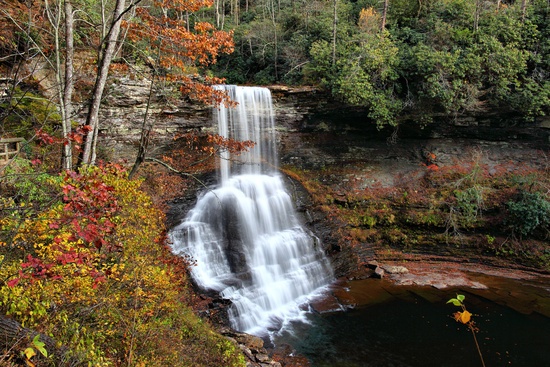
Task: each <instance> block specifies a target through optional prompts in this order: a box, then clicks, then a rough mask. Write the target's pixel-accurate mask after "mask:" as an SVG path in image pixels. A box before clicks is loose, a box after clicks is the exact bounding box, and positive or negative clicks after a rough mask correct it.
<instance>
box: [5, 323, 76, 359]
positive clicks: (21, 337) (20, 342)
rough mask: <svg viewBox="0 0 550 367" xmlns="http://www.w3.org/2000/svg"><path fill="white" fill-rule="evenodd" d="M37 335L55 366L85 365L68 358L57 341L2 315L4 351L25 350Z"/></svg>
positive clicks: (65, 350)
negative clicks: (12, 349)
mask: <svg viewBox="0 0 550 367" xmlns="http://www.w3.org/2000/svg"><path fill="white" fill-rule="evenodd" d="M35 335H40V336H39V340H40V341H41V342H43V343H44V344H45V345H44V348H45V349H46V351H47V352H48V355H50V356H52V357H51V359H50V361H51V360H52V359H53V362H54V364H55V366H63V367H65V366H67V367H68V366H80V365H84V363H81V362H79V361H77V360H76V359H75V358H74V357H67V354H68V353H67V352H68V350H67V348H66V347H58V346H57V343H56V342H55V340H53V339H52V338H50V337H49V336H47V335H44V334H41V333H37V332H36V331H34V330H31V329H27V328H24V327H23V326H22V325H21V324H20V323H18V322H17V321H15V320H13V319H11V318H9V317H5V316H2V315H0V348H2V349H3V350H9V349H11V348H14V347H15V348H14V350H16V351H19V350H23V349H25V348H27V347H28V346H29V345H31V343H32V339H33V338H34V336H35ZM35 358H38V359H41V358H44V357H42V356H41V355H37V356H36V357H35ZM33 361H34V359H33Z"/></svg>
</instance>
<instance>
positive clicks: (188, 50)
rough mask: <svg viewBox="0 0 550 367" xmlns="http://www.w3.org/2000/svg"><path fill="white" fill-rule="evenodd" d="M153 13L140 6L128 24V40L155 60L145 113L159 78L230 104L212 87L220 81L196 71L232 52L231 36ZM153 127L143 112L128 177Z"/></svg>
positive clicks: (163, 3) (177, 3) (176, 8)
mask: <svg viewBox="0 0 550 367" xmlns="http://www.w3.org/2000/svg"><path fill="white" fill-rule="evenodd" d="M154 5H155V6H156V7H158V8H164V9H170V10H172V13H178V12H189V13H193V12H197V11H198V10H200V9H201V8H203V7H205V6H211V5H212V1H210V0H202V1H193V2H191V1H188V0H158V1H155V2H154ZM154 10H155V9H154V8H150V7H139V8H137V9H136V14H137V18H136V19H135V21H134V22H131V23H128V27H129V29H130V39H131V40H141V41H143V40H146V41H147V49H145V50H142V51H144V52H147V53H148V54H149V55H150V56H153V57H154V58H156V59H154V63H153V65H152V69H151V76H150V80H151V82H150V83H151V84H150V94H149V100H148V107H147V110H148V108H149V104H150V103H151V101H152V92H153V90H154V88H155V87H156V85H155V82H156V81H158V80H161V79H162V80H163V81H165V82H168V84H170V85H172V86H173V87H175V88H179V91H180V92H181V94H183V95H185V96H187V97H190V98H192V99H194V100H196V101H199V102H202V103H207V104H211V103H214V104H219V103H226V104H230V102H229V101H228V99H227V95H226V94H225V93H223V92H222V91H219V90H217V89H215V88H213V85H214V84H219V83H221V82H222V80H221V79H218V78H212V77H207V76H199V75H198V74H197V73H196V70H197V68H199V70H200V68H202V67H205V66H208V65H211V64H213V63H215V62H216V60H217V57H218V56H219V55H220V54H223V53H226V54H227V53H231V52H232V51H233V33H232V32H225V31H221V30H217V29H216V28H215V27H214V26H213V25H212V24H210V23H207V22H197V23H195V24H194V26H193V27H191V26H190V25H189V24H188V23H187V20H186V19H181V18H178V17H177V16H173V15H170V14H171V12H164V13H163V15H161V16H157V15H156V13H155V11H154ZM161 70H162V72H161ZM153 124H154V121H151V120H149V119H148V116H147V111H146V113H145V116H144V120H143V125H142V132H141V138H140V144H139V148H138V154H137V157H136V161H135V163H134V166H133V168H132V170H131V172H130V176H131V177H132V176H133V175H134V174H135V173H136V171H137V169H138V168H139V166H140V164H141V163H142V162H143V161H144V160H145V154H146V152H147V147H148V145H149V137H150V133H151V131H152V129H153V127H154V125H153Z"/></svg>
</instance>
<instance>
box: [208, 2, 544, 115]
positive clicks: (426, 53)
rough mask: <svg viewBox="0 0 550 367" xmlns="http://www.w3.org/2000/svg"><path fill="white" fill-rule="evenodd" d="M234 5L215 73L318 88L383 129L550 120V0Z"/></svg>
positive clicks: (237, 80) (241, 80) (234, 78)
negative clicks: (501, 117)
mask: <svg viewBox="0 0 550 367" xmlns="http://www.w3.org/2000/svg"><path fill="white" fill-rule="evenodd" d="M218 3H220V4H226V3H228V1H223V0H219V1H218ZM231 4H232V5H231V9H227V8H226V13H230V14H231V16H226V17H225V18H224V21H225V23H224V27H225V29H235V52H234V53H233V54H232V55H230V56H227V57H223V58H222V59H221V60H220V62H219V63H218V65H217V67H216V70H217V71H218V72H219V73H221V74H220V75H221V76H224V77H227V78H228V80H229V81H230V82H234V83H259V84H271V83H284V84H306V85H309V84H313V85H319V86H321V87H323V88H326V89H327V90H329V91H330V92H331V93H332V95H333V96H334V97H336V98H338V99H340V100H342V101H344V102H347V103H349V104H352V105H357V106H363V107H364V108H366V109H367V110H368V111H369V116H370V118H371V123H375V124H377V125H379V126H384V125H395V124H397V123H399V122H400V121H401V120H403V119H412V120H414V121H416V122H417V123H419V124H425V123H428V122H429V121H430V120H431V119H432V118H433V115H434V114H437V115H446V116H449V117H454V116H456V115H460V114H464V113H470V114H471V113H487V112H492V113H494V112H501V113H507V114H513V115H516V116H520V117H522V118H525V119H526V120H530V121H532V120H533V119H535V118H536V117H538V116H543V115H547V114H548V113H549V108H550V79H549V75H550V69H549V68H550V64H549V63H548V60H550V43H549V41H548V40H549V39H550V28H549V26H548V25H549V24H550V18H549V17H550V5H549V4H548V2H547V1H546V0H533V1H520V0H508V1H501V0H492V1H473V0H426V1H424V0H423V1H410V0H356V1H355V0H353V1H352V0H333V1H305V0H302V1H301V0H291V1H290V0H287V1H273V0H259V1H247V2H246V4H243V2H235V6H233V1H231ZM239 4H240V6H239Z"/></svg>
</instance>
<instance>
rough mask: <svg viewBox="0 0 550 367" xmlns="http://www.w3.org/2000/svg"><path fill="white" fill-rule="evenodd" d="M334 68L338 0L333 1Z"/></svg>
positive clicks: (334, 61)
mask: <svg viewBox="0 0 550 367" xmlns="http://www.w3.org/2000/svg"><path fill="white" fill-rule="evenodd" d="M332 8H333V9H332V67H334V66H335V65H336V30H337V28H336V27H337V26H338V0H333V1H332Z"/></svg>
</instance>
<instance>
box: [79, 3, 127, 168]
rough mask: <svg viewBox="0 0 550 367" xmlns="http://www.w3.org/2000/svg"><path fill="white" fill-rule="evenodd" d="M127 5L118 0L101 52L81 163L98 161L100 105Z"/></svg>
mask: <svg viewBox="0 0 550 367" xmlns="http://www.w3.org/2000/svg"><path fill="white" fill-rule="evenodd" d="M125 6H126V0H116V5H115V10H114V12H113V18H112V19H113V20H112V24H111V26H110V28H109V31H108V32H107V36H106V38H105V40H104V43H105V44H104V48H103V52H102V54H101V59H100V62H99V67H98V72H97V77H96V81H95V84H94V88H93V91H92V97H91V101H90V106H89V109H88V116H87V118H86V125H88V126H90V128H91V131H90V132H89V133H88V135H87V136H86V142H85V144H84V152H83V154H82V160H81V162H80V164H81V165H90V164H95V161H96V157H97V152H96V147H97V136H98V132H99V119H98V117H99V107H100V105H101V99H102V98H103V91H104V90H105V85H106V83H107V76H108V75H109V67H110V66H111V61H112V59H113V56H114V53H115V50H116V44H117V39H118V35H119V33H120V24H121V22H122V14H123V12H124V8H125Z"/></svg>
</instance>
